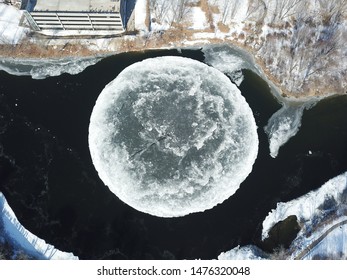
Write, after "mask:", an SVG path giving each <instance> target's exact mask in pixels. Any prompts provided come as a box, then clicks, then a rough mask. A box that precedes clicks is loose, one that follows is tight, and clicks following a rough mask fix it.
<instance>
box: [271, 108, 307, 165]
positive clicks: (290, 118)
mask: <svg viewBox="0 0 347 280" xmlns="http://www.w3.org/2000/svg"><path fill="white" fill-rule="evenodd" d="M304 109H305V107H304V106H295V107H288V106H286V105H285V106H283V107H282V108H281V109H280V110H278V111H277V112H276V113H275V114H273V115H272V117H271V118H270V119H269V121H268V124H267V125H266V127H265V132H266V134H267V135H268V138H269V144H270V155H271V157H273V158H275V157H277V155H278V152H279V149H280V147H281V146H283V145H284V144H285V143H287V142H288V141H289V139H290V138H292V137H293V136H295V135H296V134H297V133H298V131H299V129H300V126H301V118H302V115H303V112H304Z"/></svg>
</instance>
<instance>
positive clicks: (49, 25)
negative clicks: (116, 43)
mask: <svg viewBox="0 0 347 280" xmlns="http://www.w3.org/2000/svg"><path fill="white" fill-rule="evenodd" d="M124 5H126V0H72V1H71V0H70V1H69V0H49V1H46V0H23V1H22V5H21V9H23V10H24V14H25V17H26V19H27V21H28V22H29V24H30V26H31V28H32V29H33V30H34V31H36V32H39V33H42V34H44V35H55V36H64V35H65V36H69V35H70V36H71V35H96V36H97V35H121V34H122V33H124V32H125V31H126V27H125V24H124V22H123V20H122V11H124Z"/></svg>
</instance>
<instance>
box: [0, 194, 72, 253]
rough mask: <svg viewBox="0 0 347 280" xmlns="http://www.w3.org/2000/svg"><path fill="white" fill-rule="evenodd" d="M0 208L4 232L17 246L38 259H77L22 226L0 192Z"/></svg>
mask: <svg viewBox="0 0 347 280" xmlns="http://www.w3.org/2000/svg"><path fill="white" fill-rule="evenodd" d="M0 209H1V216H0V218H1V219H2V221H0V222H2V224H3V228H4V232H5V233H6V235H7V236H8V238H9V239H10V240H11V241H12V243H13V245H14V246H18V247H19V248H20V249H22V250H23V251H24V252H26V253H28V254H30V255H32V256H35V257H37V258H38V259H50V260H77V259H78V257H76V256H74V255H73V254H72V253H66V252H62V251H59V250H58V249H56V248H55V247H54V246H53V245H50V244H47V243H46V242H45V241H44V240H43V239H40V238H39V237H37V236H36V235H34V234H32V233H31V232H30V231H28V230H27V229H26V228H24V227H23V226H22V225H21V224H20V222H19V221H18V220H17V217H16V215H15V214H14V212H13V211H12V209H11V207H10V206H9V205H8V203H7V201H6V199H5V197H4V195H3V194H2V193H1V192H0Z"/></svg>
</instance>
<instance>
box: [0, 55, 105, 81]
mask: <svg viewBox="0 0 347 280" xmlns="http://www.w3.org/2000/svg"><path fill="white" fill-rule="evenodd" d="M100 60H101V57H86V58H74V59H72V58H62V59H39V60H38V59H15V60H14V59H7V58H2V59H0V70H3V71H5V72H7V73H9V74H11V75H17V76H31V77H32V78H33V79H45V78H47V77H53V76H59V75H61V74H63V73H68V74H71V75H76V74H78V73H80V72H82V71H84V70H85V69H86V68H87V67H88V66H91V65H94V64H96V63H97V62H98V61H100Z"/></svg>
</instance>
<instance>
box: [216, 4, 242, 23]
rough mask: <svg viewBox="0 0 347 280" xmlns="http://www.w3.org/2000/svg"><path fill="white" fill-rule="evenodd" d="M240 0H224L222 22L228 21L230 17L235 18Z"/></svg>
mask: <svg viewBox="0 0 347 280" xmlns="http://www.w3.org/2000/svg"><path fill="white" fill-rule="evenodd" d="M240 4H241V3H240V0H224V1H223V2H222V5H221V9H222V10H221V12H222V23H224V24H225V23H226V22H227V20H228V19H233V18H234V17H235V14H236V12H237V10H238V7H239V5H240Z"/></svg>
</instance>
